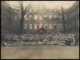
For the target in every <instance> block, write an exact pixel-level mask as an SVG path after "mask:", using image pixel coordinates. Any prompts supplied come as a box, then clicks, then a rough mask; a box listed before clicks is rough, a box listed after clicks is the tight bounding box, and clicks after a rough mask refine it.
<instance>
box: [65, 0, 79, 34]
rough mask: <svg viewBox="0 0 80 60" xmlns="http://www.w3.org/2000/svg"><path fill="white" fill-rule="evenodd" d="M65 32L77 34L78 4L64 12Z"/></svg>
mask: <svg viewBox="0 0 80 60" xmlns="http://www.w3.org/2000/svg"><path fill="white" fill-rule="evenodd" d="M66 16H67V19H66V32H67V33H76V32H79V2H78V1H77V2H75V3H74V4H73V6H72V7H70V8H69V9H68V10H67V11H66Z"/></svg>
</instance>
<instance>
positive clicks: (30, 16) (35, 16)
mask: <svg viewBox="0 0 80 60" xmlns="http://www.w3.org/2000/svg"><path fill="white" fill-rule="evenodd" d="M25 17H26V16H25ZM53 17H54V18H56V17H57V16H56V15H54V16H52V15H44V16H41V15H34V16H32V15H29V16H28V17H27V18H26V19H25V20H28V19H31V18H34V20H37V19H39V20H43V19H46V18H49V19H52V18H53Z"/></svg>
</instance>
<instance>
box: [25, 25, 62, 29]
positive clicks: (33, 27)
mask: <svg viewBox="0 0 80 60" xmlns="http://www.w3.org/2000/svg"><path fill="white" fill-rule="evenodd" d="M42 26H44V27H47V29H54V28H59V29H61V28H62V24H58V25H56V24H39V25H38V24H24V29H38V28H41V27H42Z"/></svg>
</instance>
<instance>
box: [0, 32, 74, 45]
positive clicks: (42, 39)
mask: <svg viewBox="0 0 80 60" xmlns="http://www.w3.org/2000/svg"><path fill="white" fill-rule="evenodd" d="M1 45H2V46H27V45H75V34H72V33H71V34H61V33H58V34H22V35H17V34H12V35H7V36H2V40H1Z"/></svg>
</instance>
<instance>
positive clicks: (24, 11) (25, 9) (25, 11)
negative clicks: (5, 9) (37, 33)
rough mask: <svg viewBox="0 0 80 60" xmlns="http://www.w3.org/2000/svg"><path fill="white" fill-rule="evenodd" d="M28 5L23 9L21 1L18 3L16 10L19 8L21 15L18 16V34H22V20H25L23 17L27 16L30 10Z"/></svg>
mask: <svg viewBox="0 0 80 60" xmlns="http://www.w3.org/2000/svg"><path fill="white" fill-rule="evenodd" d="M30 3H31V2H30ZM30 3H29V4H28V5H27V6H26V7H25V8H24V6H23V2H22V1H20V2H19V7H18V8H19V10H20V13H21V15H20V34H22V33H23V25H24V20H25V18H24V16H25V15H28V14H27V13H28V12H29V10H30Z"/></svg>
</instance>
